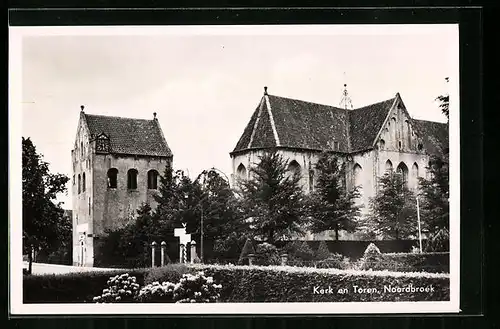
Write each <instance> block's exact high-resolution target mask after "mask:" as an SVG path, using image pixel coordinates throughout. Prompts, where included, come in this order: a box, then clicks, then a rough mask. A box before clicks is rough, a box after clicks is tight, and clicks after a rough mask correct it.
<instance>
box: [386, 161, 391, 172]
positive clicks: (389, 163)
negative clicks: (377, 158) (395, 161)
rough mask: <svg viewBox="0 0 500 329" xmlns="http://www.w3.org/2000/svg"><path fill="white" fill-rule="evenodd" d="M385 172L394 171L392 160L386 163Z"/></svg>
mask: <svg viewBox="0 0 500 329" xmlns="http://www.w3.org/2000/svg"><path fill="white" fill-rule="evenodd" d="M385 171H392V162H391V160H387V161H386V162H385Z"/></svg>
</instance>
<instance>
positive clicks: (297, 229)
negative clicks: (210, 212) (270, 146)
mask: <svg viewBox="0 0 500 329" xmlns="http://www.w3.org/2000/svg"><path fill="white" fill-rule="evenodd" d="M287 165H288V163H287V161H285V160H284V159H283V157H282V156H281V155H279V154H278V153H277V152H276V151H274V150H273V151H267V152H265V153H264V154H263V155H261V156H260V157H259V162H258V163H257V164H255V166H253V167H252V168H251V169H250V176H251V177H252V178H251V179H249V180H246V181H241V182H240V189H239V195H240V206H241V209H242V211H243V214H244V218H246V219H248V220H249V221H251V226H250V227H251V230H252V233H254V234H255V235H257V236H259V237H261V238H262V239H265V240H266V241H267V242H268V243H270V244H274V242H275V241H276V240H277V239H280V238H282V237H286V236H291V235H292V234H293V233H302V232H303V225H302V224H303V221H304V219H305V217H306V214H307V212H306V207H305V202H304V193H303V191H302V188H301V186H300V185H299V181H300V175H299V174H289V173H288V172H287Z"/></svg>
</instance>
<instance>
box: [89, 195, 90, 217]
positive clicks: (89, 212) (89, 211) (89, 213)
mask: <svg viewBox="0 0 500 329" xmlns="http://www.w3.org/2000/svg"><path fill="white" fill-rule="evenodd" d="M89 215H90V198H89Z"/></svg>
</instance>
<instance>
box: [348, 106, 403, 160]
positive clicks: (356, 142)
mask: <svg viewBox="0 0 500 329" xmlns="http://www.w3.org/2000/svg"><path fill="white" fill-rule="evenodd" d="M393 103H394V98H392V99H389V100H386V101H383V102H379V103H376V104H372V105H368V106H365V107H362V108H359V109H355V110H348V111H349V121H350V129H351V131H350V135H351V152H356V151H362V150H366V149H369V148H371V147H372V144H373V141H374V140H375V138H376V137H377V134H378V132H379V130H380V128H381V127H382V124H383V123H384V121H385V118H386V117H387V113H388V112H389V110H390V108H391V107H392V104H393Z"/></svg>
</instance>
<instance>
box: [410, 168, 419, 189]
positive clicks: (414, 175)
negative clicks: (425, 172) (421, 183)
mask: <svg viewBox="0 0 500 329" xmlns="http://www.w3.org/2000/svg"><path fill="white" fill-rule="evenodd" d="M411 176H412V180H413V186H414V187H417V186H418V177H419V173H418V165H417V163H416V162H415V163H414V164H413V166H412V167H411Z"/></svg>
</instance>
